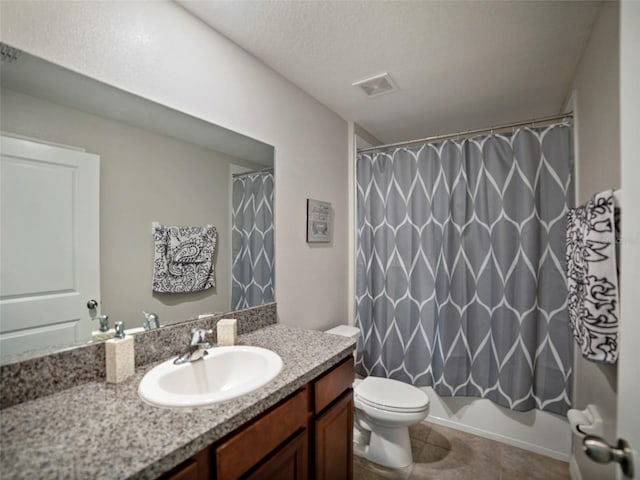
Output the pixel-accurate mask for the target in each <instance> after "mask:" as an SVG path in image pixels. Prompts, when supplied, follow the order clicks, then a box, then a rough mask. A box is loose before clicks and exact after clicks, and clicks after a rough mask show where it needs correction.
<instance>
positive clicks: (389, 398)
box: [327, 325, 429, 468]
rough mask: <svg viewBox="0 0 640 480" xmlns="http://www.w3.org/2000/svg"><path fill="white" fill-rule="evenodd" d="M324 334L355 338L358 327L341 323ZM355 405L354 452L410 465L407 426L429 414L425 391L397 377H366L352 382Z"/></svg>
mask: <svg viewBox="0 0 640 480" xmlns="http://www.w3.org/2000/svg"><path fill="white" fill-rule="evenodd" d="M327 333H332V334H334V335H342V336H348V337H352V338H357V337H358V336H359V335H360V330H359V329H358V328H356V327H349V326H346V325H341V326H339V327H335V328H332V329H331V330H328V331H327ZM354 404H355V416H354V435H353V439H354V445H353V447H354V448H353V451H354V453H355V454H356V455H358V456H361V457H364V458H366V459H368V460H370V461H372V462H374V463H377V464H379V465H382V466H385V467H390V468H404V467H407V466H409V465H411V464H412V463H413V456H412V455H411V440H410V438H409V427H410V426H411V425H415V424H417V423H420V422H421V421H422V420H424V419H425V418H426V417H427V415H428V414H429V397H428V396H427V394H426V393H424V392H423V391H422V390H420V389H419V388H416V387H414V386H412V385H408V384H406V383H403V382H400V381H398V380H392V379H389V378H379V377H366V378H364V379H362V380H356V381H355V382H354Z"/></svg>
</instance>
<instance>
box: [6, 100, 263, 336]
mask: <svg viewBox="0 0 640 480" xmlns="http://www.w3.org/2000/svg"><path fill="white" fill-rule="evenodd" d="M1 95H2V96H1V97H0V98H1V103H0V105H1V108H2V118H1V120H0V121H1V123H0V126H1V127H2V130H3V131H4V132H9V133H14V134H19V135H24V136H28V137H31V138H34V139H39V140H45V141H48V142H53V143H60V144H64V145H71V146H75V147H81V148H83V149H85V150H86V151H87V152H89V153H95V154H97V155H99V156H100V242H101V248H100V252H101V253H100V283H101V293H102V299H101V300H102V313H105V314H107V315H109V317H110V318H111V320H112V322H113V321H119V320H122V321H124V322H125V326H126V327H128V328H130V327H134V326H140V325H142V314H141V311H142V310H147V311H153V312H155V313H157V314H158V315H159V317H160V321H161V322H162V323H165V322H171V321H176V320H183V319H186V318H193V317H195V316H197V315H198V314H201V313H204V312H215V311H228V310H229V309H230V308H229V304H230V255H231V254H230V245H229V238H230V233H229V228H230V226H229V215H230V213H229V212H230V211H231V206H230V194H229V189H230V164H231V163H233V164H236V165H243V166H246V167H249V168H251V169H260V168H264V166H261V165H256V164H252V163H251V162H247V161H245V160H241V159H236V158H233V157H229V156H227V155H224V154H222V153H219V152H216V151H213V150H209V149H206V148H203V147H200V146H197V145H193V144H190V143H187V142H184V141H181V140H178V139H175V138H172V137H168V136H162V135H158V134H155V133H151V132H148V131H145V130H142V129H139V128H134V127H131V126H128V125H125V124H122V123H118V122H114V121H111V120H107V119H105V118H101V117H97V116H95V115H89V114H86V113H83V112H79V111H77V110H74V109H70V108H67V107H63V106H60V105H57V104H55V103H51V102H48V101H44V100H40V99H38V98H35V97H31V96H27V95H23V94H20V93H16V92H13V91H11V90H7V89H2V92H1ZM153 221H159V222H160V223H164V224H170V225H206V224H212V225H214V226H215V227H216V229H217V230H218V244H217V248H216V250H217V255H216V263H215V265H216V287H215V288H212V289H209V290H206V291H204V292H198V293H192V294H180V295H168V294H152V292H151V278H152V269H153V263H152V262H153V239H152V236H151V223H152V222H153ZM96 327H97V325H96Z"/></svg>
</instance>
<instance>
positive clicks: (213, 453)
mask: <svg viewBox="0 0 640 480" xmlns="http://www.w3.org/2000/svg"><path fill="white" fill-rule="evenodd" d="M354 376H355V373H354V366H353V358H352V357H348V358H347V359H345V360H343V361H342V362H340V363H339V364H338V365H336V366H335V367H333V368H331V369H330V370H328V371H327V372H325V373H323V374H322V375H320V376H319V377H318V378H316V379H315V380H313V381H311V382H310V383H308V384H307V385H305V386H304V387H303V388H302V389H300V390H298V391H297V392H295V393H294V394H292V395H290V396H289V397H287V398H286V399H285V400H283V401H281V402H280V403H279V404H278V405H276V406H275V407H273V408H271V409H270V410H268V411H267V412H265V413H264V414H262V415H260V416H259V417H258V418H257V419H254V420H252V421H250V422H249V423H247V424H246V425H243V426H242V427H240V428H239V429H238V430H236V431H235V432H233V433H232V434H230V435H228V436H227V437H225V438H223V439H222V440H220V441H219V442H216V443H215V444H213V445H211V446H209V447H207V448H205V449H204V450H202V451H201V452H199V453H198V454H197V455H195V456H194V457H192V458H190V459H189V460H187V461H186V462H184V463H182V464H181V465H179V466H177V467H176V468H174V469H173V470H171V471H170V472H167V473H166V474H165V475H163V476H162V477H161V478H163V479H164V480H205V479H206V480H211V479H216V480H234V479H239V478H242V479H251V480H267V479H282V480H307V479H316V480H325V479H326V480H343V479H344V480H351V479H352V477H353V466H352V457H353V390H352V389H351V385H352V384H353V379H354Z"/></svg>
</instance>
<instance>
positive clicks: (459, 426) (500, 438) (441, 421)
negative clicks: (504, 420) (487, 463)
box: [427, 415, 581, 480]
mask: <svg viewBox="0 0 640 480" xmlns="http://www.w3.org/2000/svg"><path fill="white" fill-rule="evenodd" d="M427 421H428V422H431V423H436V424H438V425H443V426H445V427H449V428H453V429H455V430H461V431H463V432H467V433H472V434H473V435H478V436H479V437H484V438H488V439H490V440H495V441H497V442H501V443H506V444H507V445H511V446H514V447H517V448H522V449H523V450H529V451H530V452H533V453H538V454H540V455H545V456H547V457H551V458H555V459H556V460H561V461H563V462H568V461H569V458H570V457H569V455H567V454H565V453H562V452H557V451H555V450H551V449H549V448H545V447H542V446H540V445H535V444H533V443H529V442H524V441H521V440H517V439H515V438H511V437H507V436H505V435H500V434H498V433H494V432H490V431H487V430H483V429H480V428H476V427H471V426H469V425H465V424H463V423H459V422H456V421H453V420H450V419H448V418H441V417H434V416H431V415H429V417H427ZM571 478H572V480H581V477H573V476H572V477H571Z"/></svg>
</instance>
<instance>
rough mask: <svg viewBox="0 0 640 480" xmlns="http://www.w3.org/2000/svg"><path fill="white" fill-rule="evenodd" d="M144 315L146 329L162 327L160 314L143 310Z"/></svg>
mask: <svg viewBox="0 0 640 480" xmlns="http://www.w3.org/2000/svg"><path fill="white" fill-rule="evenodd" d="M142 314H143V315H144V322H143V324H142V326H143V327H144V329H145V330H153V329H155V328H160V321H159V320H158V315H156V314H155V313H153V312H145V311H144V310H143V311H142Z"/></svg>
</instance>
